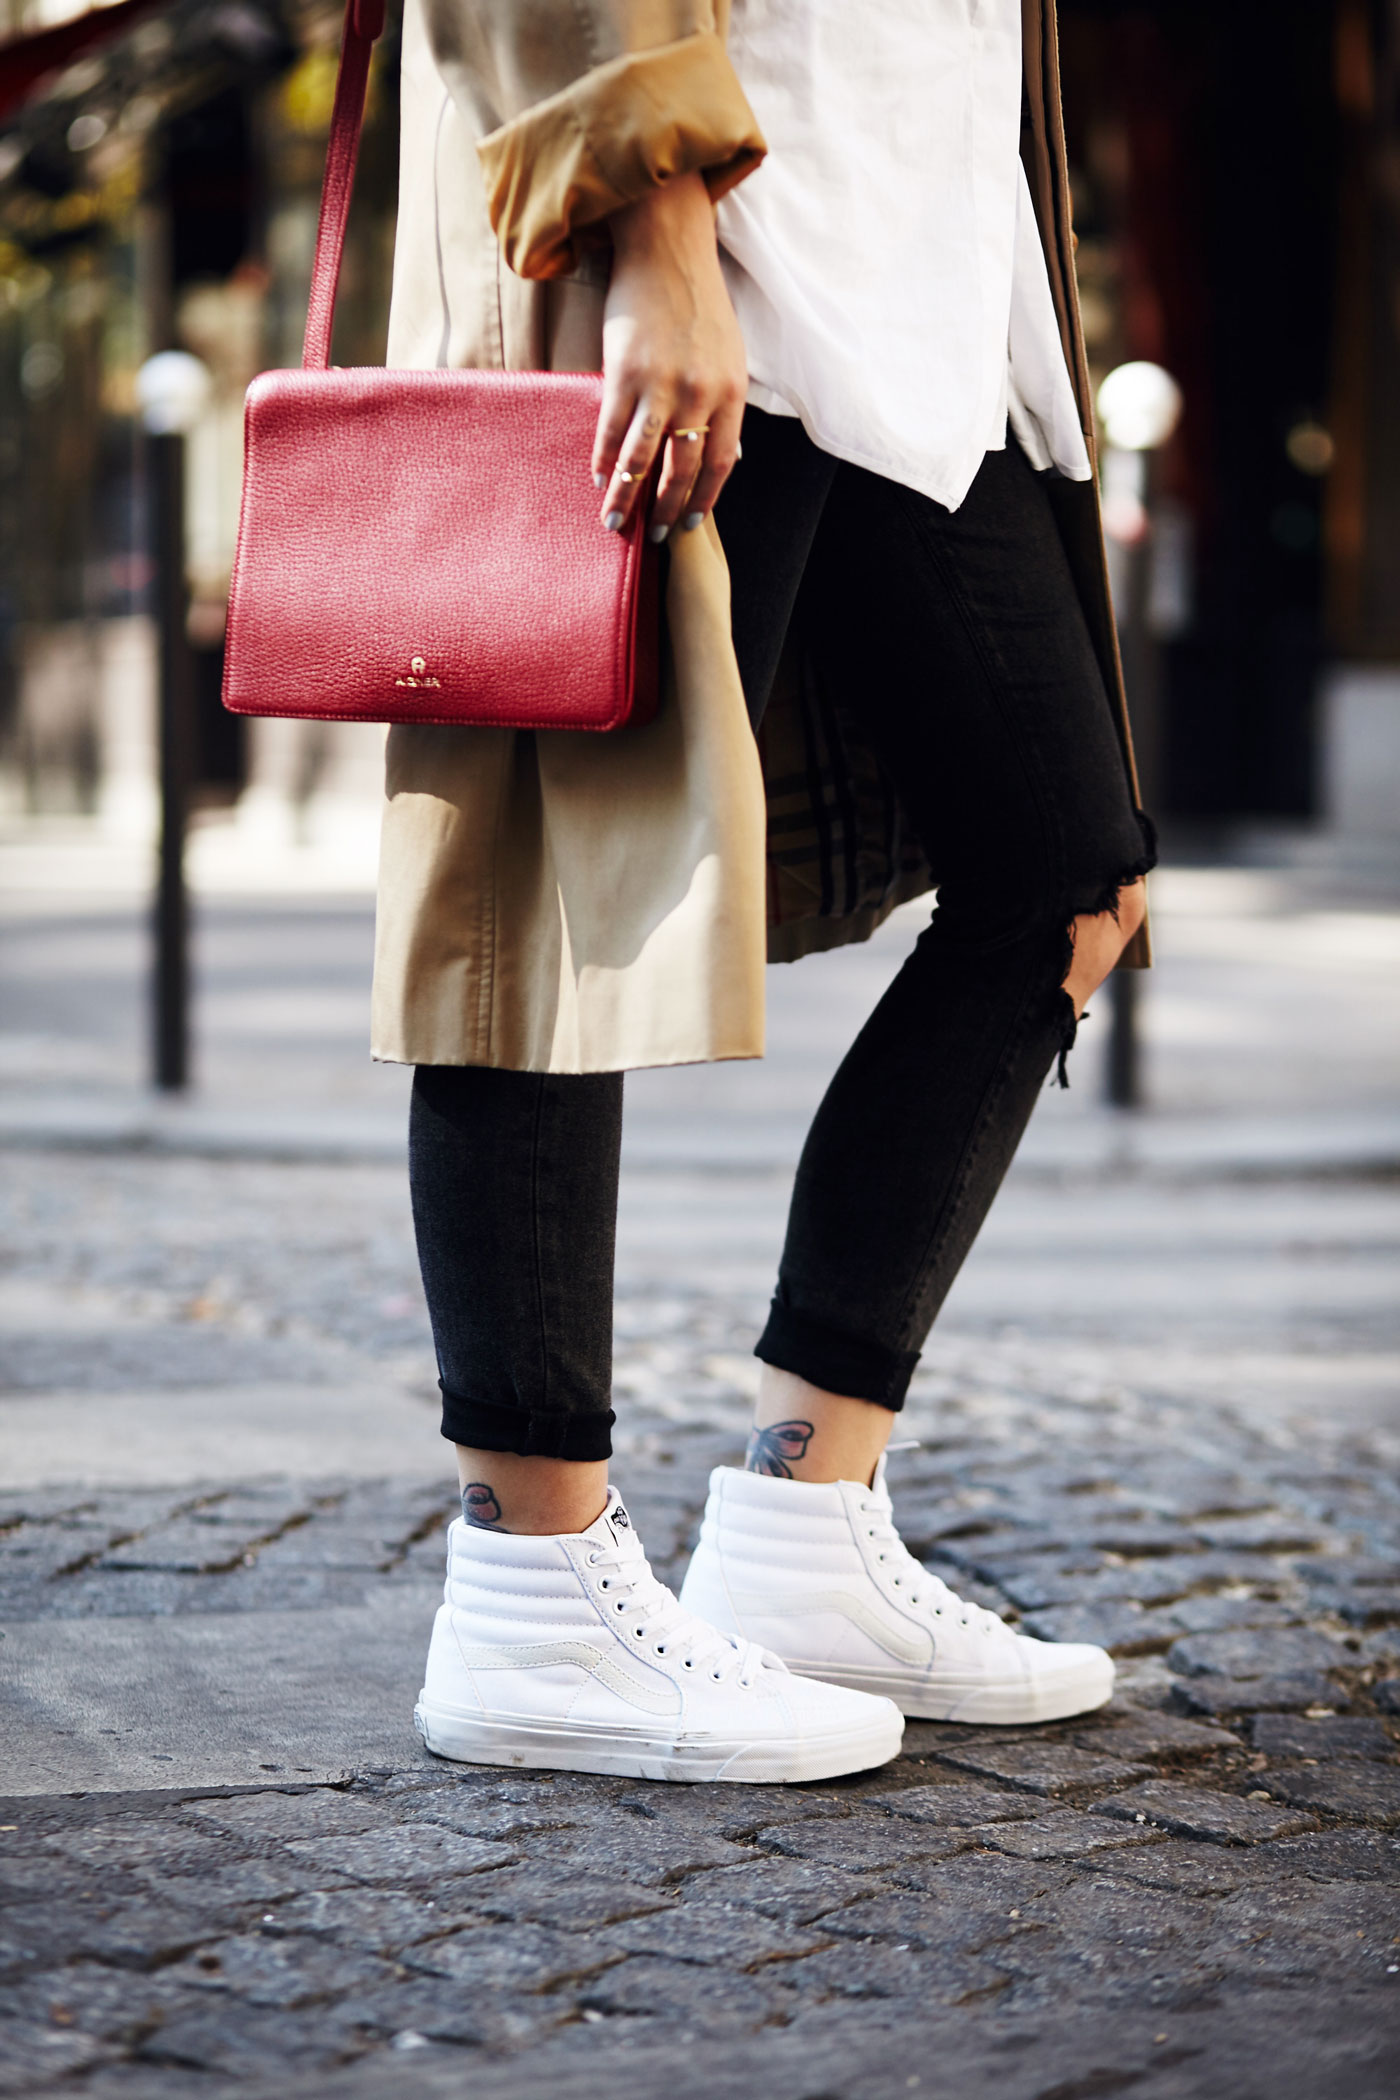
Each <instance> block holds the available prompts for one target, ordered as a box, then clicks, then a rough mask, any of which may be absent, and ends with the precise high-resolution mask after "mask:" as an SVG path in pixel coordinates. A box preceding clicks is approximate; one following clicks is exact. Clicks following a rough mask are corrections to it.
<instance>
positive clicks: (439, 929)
mask: <svg viewBox="0 0 1400 2100" xmlns="http://www.w3.org/2000/svg"><path fill="white" fill-rule="evenodd" d="M727 14H728V0H719V5H718V6H717V7H716V6H712V5H711V4H710V0H405V13H404V28H403V85H402V126H403V146H402V161H401V171H400V198H399V230H398V245H397V250H396V255H395V266H394V292H393V305H392V309H391V315H390V327H389V352H388V361H389V363H390V364H391V365H399V366H443V365H481V366H505V367H507V368H510V369H524V368H536V369H538V368H543V369H549V370H556V371H560V370H585V369H597V367H598V366H599V364H600V363H601V346H602V326H601V324H602V293H603V285H604V282H605V271H606V246H605V240H606V234H605V221H606V219H607V216H608V214H609V213H610V212H612V211H614V210H616V209H617V208H618V207H619V206H620V205H622V204H624V203H626V202H628V201H630V200H631V199H633V198H636V197H637V196H639V195H641V194H642V193H643V192H644V191H645V190H646V188H647V187H648V186H649V185H651V184H653V183H655V182H658V181H662V180H665V179H666V178H667V177H669V176H671V175H674V174H678V173H681V172H684V171H688V170H699V171H700V172H701V173H703V175H704V176H705V179H706V181H707V182H708V184H709V186H710V189H711V191H712V193H713V194H714V195H716V196H718V195H720V194H722V192H723V191H724V190H725V189H726V188H728V187H730V186H731V185H732V184H733V183H735V182H738V181H740V180H742V178H743V177H744V176H745V175H746V174H747V173H748V172H749V171H750V170H751V169H752V168H754V167H755V166H757V164H758V162H759V161H760V160H761V158H762V156H763V151H764V147H763V140H762V137H761V135H760V133H759V131H758V128H757V125H756V123H755V121H754V117H753V113H752V111H751V110H750V109H749V106H748V104H747V102H746V101H745V98H744V95H743V93H742V90H741V89H740V87H739V84H738V80H737V78H736V76H735V74H734V71H733V68H732V67H731V66H730V64H729V61H728V59H727V57H726V55H725V49H724V30H725V26H726V21H727ZM1023 21H1024V48H1025V66H1026V88H1027V94H1026V108H1027V111H1028V123H1027V127H1026V131H1025V136H1024V138H1023V143H1022V151H1023V157H1024V159H1025V161H1026V165H1027V169H1028V172H1029V175H1030V182H1031V192H1032V195H1033V197H1034V198H1035V202H1036V210H1037V215H1038V218H1039V222H1040V226H1041V232H1042V237H1043V239H1044V242H1045V248H1046V255H1047V260H1048V263H1049V269H1050V282H1051V287H1052V290H1053V292H1054V295H1055V302H1056V308H1057V311H1058V313H1059V316H1060V323H1061V329H1062V333H1063V337H1064V342H1065V350H1066V355H1067V358H1068V360H1069V364H1070V370H1071V373H1072V375H1073V377H1074V381H1075V386H1076V390H1077V393H1078V398H1079V402H1080V409H1081V416H1082V419H1083V422H1084V427H1085V432H1086V436H1087V437H1088V439H1089V443H1090V450H1091V456H1092V449H1093V429H1092V417H1091V413H1090V408H1089V401H1088V378H1087V373H1086V369H1085V364H1084V350H1083V339H1082V336H1081V333H1080V329H1079V319H1078V307H1077V302H1076V297H1075V289H1074V277H1073V265H1072V254H1071V248H1072V237H1071V233H1070V222H1069V185H1068V177H1067V173H1066V168H1065V158H1064V142H1063V133H1062V129H1061V120H1060V104H1059V77H1058V64H1057V56H1056V41H1055V21H1054V4H1053V0H1023ZM1053 490H1054V501H1055V504H1056V509H1057V516H1058V519H1059V523H1060V529H1061V532H1062V535H1063V537H1064V540H1065V544H1066V548H1067V551H1068V553H1069V557H1070V562H1071V565H1072V569H1073V573H1074V576H1075V581H1076V586H1077V588H1078V591H1079V594H1080V597H1081V600H1082V602H1083V605H1084V609H1085V613H1086V616H1087V618H1088V621H1089V628H1090V632H1091V634H1092V636H1093V639H1094V644H1095V648H1096V651H1097V653H1098V656H1099V661H1100V664H1101V666H1102V668H1103V671H1104V675H1105V678H1106V681H1107V683H1108V688H1109V692H1110V694H1111V695H1112V696H1113V699H1114V702H1115V706H1116V708H1117V712H1118V719H1119V724H1120V729H1121V733H1122V737H1123V742H1124V748H1125V754H1126V757H1127V763H1128V766H1129V768H1130V769H1131V766H1132V754H1131V745H1130V742H1129V737H1128V728H1127V719H1126V713H1125V711H1124V708H1123V702H1122V677H1121V672H1120V669H1119V662H1118V650H1117V642H1116V638H1115V633H1114V626H1113V618H1112V613H1111V610H1110V606H1109V598H1108V585H1107V578H1106V573H1105V568H1104V559H1103V542H1102V535H1101V532H1100V527H1099V520H1098V501H1097V492H1096V488H1095V485H1094V484H1093V483H1075V482H1058V483H1055V484H1054V485H1053ZM665 609H666V622H667V629H668V636H669V652H668V657H669V670H668V674H667V685H666V687H665V690H664V695H663V704H662V707H661V709H660V712H659V714H658V717H657V719H656V720H655V721H654V722H652V723H650V724H648V725H647V726H646V727H644V728H641V729H626V730H623V731H620V732H616V733H614V734H611V735H607V736H589V735H582V734H572V735H571V734H569V733H567V732H561V731H551V732H545V733H540V734H537V735H526V734H520V733H518V732H513V731H507V730H490V729H446V728H439V727H397V728H395V729H393V730H391V732H390V735H389V741H388V749H387V783H386V789H387V797H386V804H385V815H384V831H383V846H382V856H381V870H380V892H379V917H378V933H377V941H376V958H375V984H374V1019H373V1050H374V1054H375V1056H376V1057H380V1058H384V1059H389V1060H394V1061H399V1062H404V1063H411V1064H484V1065H498V1066H505V1067H510V1068H514V1069H519V1070H527V1071H551V1072H581V1071H615V1070H624V1069H627V1068H629V1067H635V1066H640V1065H663V1064H681V1063H692V1062H697V1061H701V1060H705V1059H711V1058H722V1057H756V1056H760V1055H761V1054H762V1050H763V965H764V960H765V956H766V957H767V958H768V959H770V960H792V959H795V958H796V957H798V956H800V955H804V954H808V953H811V952H812V951H813V950H815V949H819V948H826V947H831V946H835V945H837V944H839V943H841V942H843V941H849V940H857V939H864V938H865V937H866V936H867V935H868V934H869V933H871V932H872V931H873V930H874V928H875V927H876V926H877V925H878V924H879V923H880V921H881V920H882V919H883V918H884V917H885V916H886V915H887V913H888V912H890V911H891V910H892V909H893V908H894V906H895V905H896V904H898V903H900V902H902V901H903V900H904V899H905V898H908V897H912V896H916V895H918V894H920V893H921V892H922V891H924V890H926V889H928V888H929V887H930V885H931V884H932V882H933V881H934V880H935V879H936V871H935V870H934V869H932V868H931V867H930V865H929V863H928V861H927V860H926V859H925V857H924V854H923V853H922V851H921V850H920V848H919V846H918V844H917V843H916V842H915V841H914V839H913V838H912V835H911V833H910V831H909V827H908V825H907V823H906V821H905V819H904V815H903V812H902V810H901V809H900V806H899V802H898V798H897V795H895V794H894V793H893V792H892V789H891V786H890V783H889V782H888V781H887V780H886V779H885V778H884V777H883V775H882V774H881V772H880V769H879V767H878V765H877V763H876V761H875V758H874V755H873V753H872V752H871V751H870V750H869V749H868V747H866V746H865V745H863V743H862V741H861V738H860V729H859V722H858V721H857V720H853V719H851V718H850V716H849V715H848V714H847V713H846V712H845V711H843V709H842V707H841V705H840V696H839V695H837V696H831V695H829V694H824V693H822V692H821V691H820V690H819V689H818V688H817V686H816V684H815V681H814V677H813V675H812V672H811V667H810V666H808V665H806V664H805V662H804V657H803V649H802V638H801V636H800V634H799V635H795V636H794V637H792V640H791V644H790V646H789V649H788V651H787V654H786V657H785V660H784V665H783V667H782V669H781V670H780V673H779V678H778V684H777V688H776V690H775V693H774V696H773V700H772V702H771V704H770V707H769V711H768V714H767V716H766V718H765V721H764V725H763V729H762V732H761V736H760V739H759V744H758V747H757V748H756V747H755V743H754V738H753V735H752V733H751V731H750V729H749V726H748V720H747V716H746V714H745V710H744V702H743V694H742V692H741V689H740V685H739V679H738V673H737V670H736V667H735V662H734V652H733V647H732V643H731V640H730V632H729V598H728V576H727V572H726V570H725V566H724V557H723V554H722V552H721V550H720V545H719V539H718V536H717V534H716V532H715V530H714V527H713V525H707V526H706V528H705V529H704V530H703V531H701V532H697V533H693V534H686V535H679V536H678V537H677V540H676V543H675V544H674V547H673V549H672V551H671V557H670V565H669V578H668V584H667V595H666V608H665ZM1128 959H1129V960H1131V961H1138V962H1144V961H1146V959H1147V958H1146V945H1145V942H1144V941H1143V940H1142V939H1141V938H1139V941H1138V942H1137V944H1136V947H1135V951H1133V952H1130V956H1129V958H1128Z"/></svg>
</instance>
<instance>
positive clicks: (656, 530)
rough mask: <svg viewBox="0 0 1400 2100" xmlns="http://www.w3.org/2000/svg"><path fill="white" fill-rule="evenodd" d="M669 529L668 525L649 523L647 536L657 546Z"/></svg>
mask: <svg viewBox="0 0 1400 2100" xmlns="http://www.w3.org/2000/svg"><path fill="white" fill-rule="evenodd" d="M670 530H671V528H670V526H669V525H649V526H648V527H647V538H648V539H649V540H652V541H654V542H655V544H656V545H657V546H658V547H659V546H660V545H661V542H662V541H663V540H664V539H665V537H666V535H667V533H668V532H669V531H670Z"/></svg>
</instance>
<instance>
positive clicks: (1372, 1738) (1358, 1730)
mask: <svg viewBox="0 0 1400 2100" xmlns="http://www.w3.org/2000/svg"><path fill="white" fill-rule="evenodd" d="M1249 1739H1250V1741H1251V1742H1252V1743H1253V1745H1254V1747H1255V1749H1256V1750H1262V1751H1263V1752H1264V1753H1265V1755H1266V1756H1268V1757H1320V1758H1328V1757H1369V1758H1379V1757H1383V1758H1390V1759H1392V1760H1393V1759H1394V1758H1395V1756H1396V1754H1397V1751H1400V1743H1397V1742H1396V1739H1395V1737H1394V1736H1393V1735H1392V1734H1391V1733H1390V1731H1389V1730H1388V1729H1387V1728H1386V1726H1385V1724H1384V1722H1382V1721H1373V1720H1372V1719H1370V1717H1369V1716H1368V1715H1362V1714H1354V1715H1350V1716H1348V1715H1340V1714H1339V1715H1334V1716H1330V1717H1329V1718H1328V1719H1326V1720H1316V1721H1308V1720H1298V1719H1295V1718H1294V1716H1293V1715H1292V1714H1256V1715H1255V1716H1254V1718H1253V1720H1252V1721H1251V1722H1250V1729H1249Z"/></svg>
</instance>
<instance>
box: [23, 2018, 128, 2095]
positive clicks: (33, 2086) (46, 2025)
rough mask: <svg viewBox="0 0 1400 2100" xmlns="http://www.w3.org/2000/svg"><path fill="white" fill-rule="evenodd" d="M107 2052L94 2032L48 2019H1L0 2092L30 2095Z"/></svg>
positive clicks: (81, 2069)
mask: <svg viewBox="0 0 1400 2100" xmlns="http://www.w3.org/2000/svg"><path fill="white" fill-rule="evenodd" d="M107 2054H108V2051H107V2050H106V2049H105V2048H104V2047H103V2045H102V2043H101V2042H100V2041H98V2040H97V2039H96V2037H95V2036H93V2035H88V2034H80V2033H78V2032H77V2031H76V2030H75V2029H73V2028H68V2027H55V2026H54V2025H53V2024H52V2023H51V2022H49V2021H47V2020H13V2019H0V2093H16V2094H26V2095H27V2094H30V2093H35V2092H38V2091H39V2090H40V2088H41V2087H45V2086H49V2085H51V2084H52V2083H53V2082H54V2080H55V2079H58V2078H64V2077H68V2076H72V2075H73V2074H74V2073H76V2072H79V2071H85V2070H87V2069H88V2068H89V2066H90V2065H92V2064H94V2063H96V2062H98V2061H99V2060H100V2059H101V2058H102V2057H104V2056H105V2055H107Z"/></svg>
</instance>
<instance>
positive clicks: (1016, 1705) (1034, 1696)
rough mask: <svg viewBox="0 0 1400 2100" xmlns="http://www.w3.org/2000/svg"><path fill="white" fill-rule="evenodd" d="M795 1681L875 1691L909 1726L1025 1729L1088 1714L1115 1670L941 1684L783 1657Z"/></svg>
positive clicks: (1091, 1666) (1102, 1665)
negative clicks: (958, 1723) (947, 1724)
mask: <svg viewBox="0 0 1400 2100" xmlns="http://www.w3.org/2000/svg"><path fill="white" fill-rule="evenodd" d="M785 1660H786V1661H787V1666H788V1668H789V1669H790V1670H792V1671H794V1672H795V1673H796V1675H798V1676H799V1677H817V1678H820V1680H821V1681H822V1683H823V1684H844V1685H846V1686H847V1687H848V1688H849V1689H850V1690H851V1691H854V1692H875V1693H878V1694H879V1695H880V1696H881V1697H882V1698H885V1699H893V1701H894V1703H895V1705H896V1706H897V1707H898V1708H899V1710H900V1712H901V1713H902V1714H903V1715H904V1717H905V1719H906V1720H910V1721H962V1722H964V1723H968V1722H975V1723H976V1724H978V1725H979V1726H980V1727H984V1728H1015V1727H1022V1728H1024V1727H1026V1726H1027V1725H1029V1724H1031V1723H1034V1722H1036V1721H1067V1720H1069V1719H1070V1717H1071V1716H1072V1715H1074V1714H1088V1713H1092V1712H1093V1711H1094V1710H1095V1708H1096V1707H1100V1706H1106V1705H1107V1704H1108V1702H1109V1700H1110V1699H1111V1698H1112V1697H1113V1680H1114V1668H1113V1663H1112V1661H1111V1659H1110V1658H1109V1657H1108V1656H1107V1655H1105V1656H1104V1657H1103V1658H1102V1659H1101V1660H1100V1661H1096V1662H1091V1663H1076V1664H1074V1665H1073V1666H1072V1667H1070V1668H1067V1669H1064V1670H1053V1671H1048V1672H1046V1673H1045V1675H1043V1676H1036V1677H1033V1678H1026V1677H1003V1678H995V1677H993V1678H986V1677H983V1678H979V1679H977V1680H976V1681H975V1682H969V1681H967V1680H966V1679H964V1680H963V1681H962V1682H961V1683H947V1682H944V1683H940V1682H939V1681H938V1679H937V1677H933V1678H929V1677H923V1676H919V1677H916V1676H915V1675H914V1674H913V1673H912V1672H905V1671H899V1670H889V1671H885V1670H862V1669H843V1670H818V1669H815V1668H814V1667H813V1666H812V1664H811V1663H807V1662H797V1661H795V1660H794V1659H793V1658H792V1657H790V1656H789V1657H787V1658H785Z"/></svg>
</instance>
